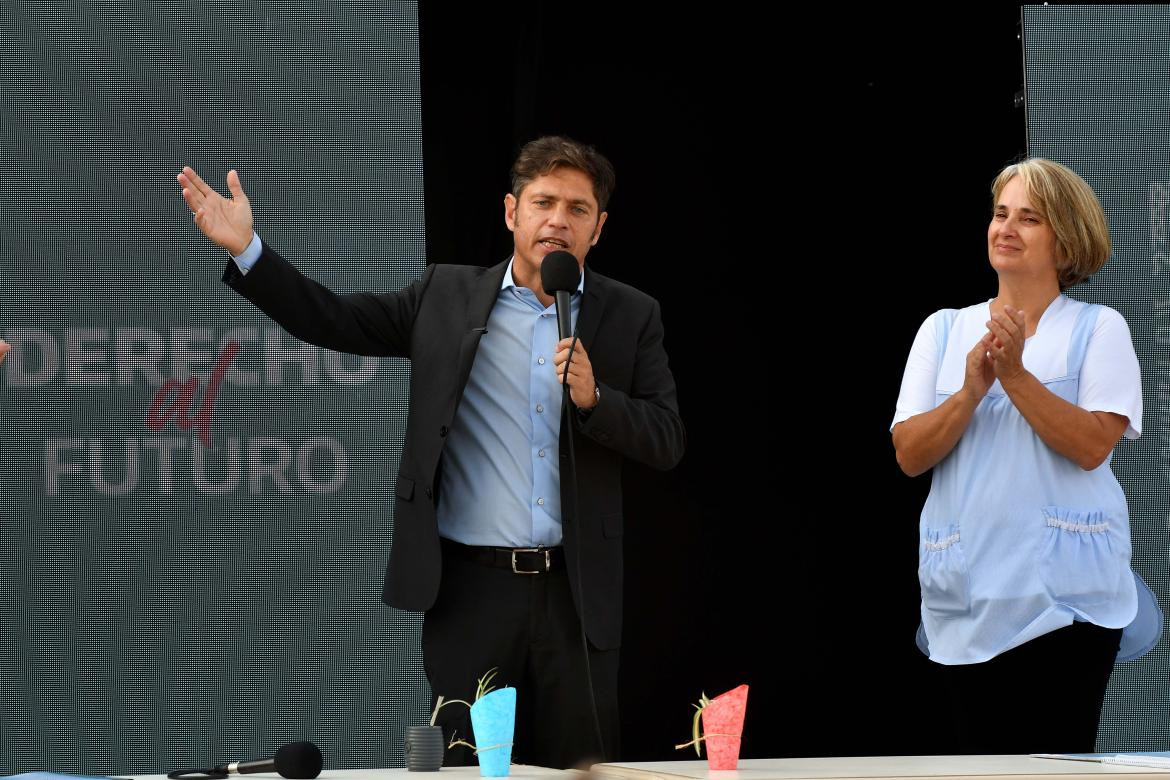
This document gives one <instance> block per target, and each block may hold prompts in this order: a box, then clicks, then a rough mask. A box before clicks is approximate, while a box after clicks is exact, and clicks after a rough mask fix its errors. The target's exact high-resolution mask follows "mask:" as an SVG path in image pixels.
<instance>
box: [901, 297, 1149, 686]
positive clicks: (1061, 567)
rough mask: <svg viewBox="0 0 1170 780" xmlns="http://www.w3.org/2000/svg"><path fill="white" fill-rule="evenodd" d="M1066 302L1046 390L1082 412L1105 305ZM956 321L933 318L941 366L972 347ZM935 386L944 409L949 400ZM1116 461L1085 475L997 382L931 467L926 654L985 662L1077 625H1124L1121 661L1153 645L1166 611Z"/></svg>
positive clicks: (924, 575) (943, 315)
mask: <svg viewBox="0 0 1170 780" xmlns="http://www.w3.org/2000/svg"><path fill="white" fill-rule="evenodd" d="M1063 303H1064V304H1065V305H1073V306H1076V307H1079V309H1080V311H1079V312H1077V313H1076V320H1075V325H1074V326H1073V328H1072V336H1071V338H1070V339H1069V343H1068V357H1067V366H1068V373H1067V375H1066V376H1062V377H1056V378H1052V379H1049V380H1046V381H1044V384H1045V387H1047V388H1048V389H1049V390H1051V391H1052V392H1053V393H1055V394H1056V395H1058V396H1060V397H1061V398H1063V399H1065V400H1066V401H1069V402H1070V403H1073V404H1075V403H1076V402H1077V398H1078V387H1079V378H1080V373H1081V367H1082V364H1083V363H1084V359H1085V350H1086V347H1087V345H1088V342H1089V338H1090V336H1091V335H1092V333H1093V327H1094V324H1095V323H1096V320H1097V317H1098V314H1099V313H1100V311H1101V307H1100V306H1095V305H1091V304H1083V303H1079V302H1076V301H1068V300H1067V299H1065V300H1064V301H1063ZM956 314H957V311H956V310H954V309H949V310H943V311H940V312H938V313H937V314H936V315H935V343H936V344H938V345H940V346H939V349H938V364H939V367H940V368H941V366H942V363H943V358H944V356H945V354H946V352H947V350H948V349H962V350H963V354H964V355H965V354H966V352H967V351H968V350H969V349H970V345H967V346H966V347H963V346H962V345H960V344H948V340H949V338H950V335H951V334H950V330H951V325H952V323H953V322H954V319H955V315H956ZM941 375H942V372H941V370H940V371H939V372H938V374H937V376H941ZM938 385H939V387H941V385H942V383H941V382H939V383H938ZM939 387H936V400H935V403H936V406H937V405H938V404H941V403H942V402H943V401H945V400H946V399H947V397H948V396H949V392H944V391H942V390H940V389H939ZM1110 460H1112V454H1110V456H1109V458H1107V459H1106V461H1105V463H1103V464H1102V465H1101V466H1099V467H1098V468H1096V469H1094V470H1092V471H1085V470H1083V469H1081V468H1080V467H1079V466H1078V465H1076V464H1075V463H1073V462H1072V461H1070V460H1069V459H1068V458H1066V457H1064V456H1062V455H1059V454H1058V453H1056V452H1055V451H1054V450H1052V449H1050V448H1049V447H1048V446H1047V445H1046V444H1045V443H1044V442H1043V441H1041V439H1040V437H1039V436H1037V435H1036V434H1035V432H1034V431H1033V430H1032V428H1031V426H1030V425H1029V424H1028V423H1027V421H1026V420H1025V419H1024V418H1023V416H1022V415H1021V414H1020V413H1019V412H1018V411H1017V410H1016V408H1015V406H1014V405H1013V404H1012V402H1011V399H1010V398H1008V396H1007V395H1006V394H1005V393H1004V392H1003V390H1002V389H1001V388H1000V385H999V384H998V383H996V384H995V386H994V387H993V388H992V390H991V391H989V392H988V394H987V396H986V397H984V398H983V400H982V401H981V402H980V404H979V406H978V407H977V409H976V412H975V415H974V417H973V418H972V420H971V423H970V425H969V426H968V428H967V430H966V431H965V432H964V433H963V436H962V438H961V439H960V440H959V443H958V445H957V446H956V447H955V449H954V450H952V451H951V453H950V454H949V455H947V457H946V458H944V459H943V460H942V461H940V462H939V463H938V464H937V465H936V466H935V467H934V474H933V480H932V482H931V487H930V495H929V497H928V498H927V500H926V505H925V506H924V507H923V510H922V516H921V522H920V532H921V539H920V547H919V568H918V577H919V582H920V584H921V587H922V625H921V627H920V629H919V633H918V643H919V647H920V648H921V649H922V650H923V652H925V653H926V654H927V655H929V656H930V658H931V659H932V660H934V661H937V662H939V663H942V664H970V663H979V662H982V661H986V660H988V659H990V658H993V657H995V656H997V655H999V654H1000V653H1002V652H1004V651H1006V650H1009V649H1011V648H1013V647H1016V646H1018V645H1021V644H1023V643H1024V642H1027V641H1028V640H1030V639H1034V638H1036V637H1038V636H1041V635H1043V634H1046V633H1048V632H1050V631H1055V630H1057V629H1059V628H1063V627H1065V626H1068V625H1070V624H1071V623H1072V622H1073V621H1074V620H1082V621H1088V622H1090V623H1095V624H1097V625H1099V626H1104V627H1106V628H1124V629H1125V631H1124V633H1123V638H1122V644H1121V652H1120V653H1119V654H1118V661H1127V660H1132V659H1134V658H1137V657H1139V656H1141V655H1143V654H1144V653H1146V652H1147V651H1149V650H1150V649H1151V648H1152V647H1153V646H1154V645H1155V644H1156V643H1157V641H1158V639H1159V638H1160V637H1161V633H1162V612H1161V610H1160V608H1159V607H1158V604H1157V600H1156V599H1155V598H1154V596H1153V594H1152V593H1151V592H1150V590H1149V588H1148V587H1147V586H1146V584H1145V583H1144V582H1143V581H1142V580H1141V578H1140V577H1139V576H1138V575H1137V574H1136V573H1134V572H1133V571H1132V570H1131V568H1130V553H1131V548H1130V533H1129V510H1128V507H1127V505H1126V501H1125V495H1124V494H1123V493H1122V491H1121V486H1120V485H1119V484H1118V482H1117V479H1116V477H1114V475H1113V471H1112V469H1110V467H1109V462H1110Z"/></svg>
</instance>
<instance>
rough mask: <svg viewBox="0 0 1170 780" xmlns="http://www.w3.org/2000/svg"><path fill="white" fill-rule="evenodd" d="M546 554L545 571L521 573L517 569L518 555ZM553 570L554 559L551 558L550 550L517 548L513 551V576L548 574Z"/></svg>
mask: <svg viewBox="0 0 1170 780" xmlns="http://www.w3.org/2000/svg"><path fill="white" fill-rule="evenodd" d="M529 552H534V553H544V571H543V572H541V571H520V570H519V569H517V568H516V553H529ZM551 569H552V558H550V557H549V554H548V550H547V549H546V548H544V547H516V548H514V549H513V550H512V573H513V574H547V573H548V572H549V571H550V570H551Z"/></svg>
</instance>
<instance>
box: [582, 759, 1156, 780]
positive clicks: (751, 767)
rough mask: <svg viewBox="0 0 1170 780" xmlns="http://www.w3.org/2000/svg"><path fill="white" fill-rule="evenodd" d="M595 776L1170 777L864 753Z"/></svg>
mask: <svg viewBox="0 0 1170 780" xmlns="http://www.w3.org/2000/svg"><path fill="white" fill-rule="evenodd" d="M592 773H593V774H594V775H595V776H597V777H606V778H622V780H679V779H680V778H687V779H689V780H855V779H862V780H865V779H868V778H880V780H921V779H922V778H934V777H938V778H947V780H988V778H1005V779H1006V778H1011V779H1012V780H1020V779H1021V778H1033V777H1035V778H1043V780H1060V778H1077V779H1078V780H1084V776H1085V775H1127V776H1128V778H1129V780H1137V778H1142V777H1148V778H1157V780H1166V778H1167V776H1168V775H1170V770H1168V769H1153V768H1148V767H1133V766H1112V765H1103V764H1098V763H1090V762H1085V761H1057V760H1053V759H1045V758H1030V757H1028V756H865V757H855V758H769V759H762V758H757V759H743V760H741V761H740V762H739V768H738V769H736V770H734V771H721V772H714V771H711V770H709V769H707V762H706V761H663V762H650V763H627V764H598V765H597V766H595V767H593V770H592Z"/></svg>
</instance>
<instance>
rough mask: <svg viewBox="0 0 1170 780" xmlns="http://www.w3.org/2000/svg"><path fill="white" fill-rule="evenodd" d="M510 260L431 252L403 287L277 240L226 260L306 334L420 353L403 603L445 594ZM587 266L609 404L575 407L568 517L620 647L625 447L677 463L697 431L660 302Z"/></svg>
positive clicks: (583, 318)
mask: <svg viewBox="0 0 1170 780" xmlns="http://www.w3.org/2000/svg"><path fill="white" fill-rule="evenodd" d="M506 268H507V263H506V262H504V263H501V264H499V265H497V266H494V267H492V268H480V267H476V266H454V265H431V266H429V267H428V268H427V270H426V272H425V273H424V274H423V277H422V278H421V279H419V280H418V281H416V282H414V283H413V284H411V285H410V286H408V287H406V288H405V289H403V290H400V291H398V292H394V293H385V294H370V293H358V294H353V295H335V294H334V293H332V292H330V291H329V290H327V289H326V288H324V287H322V286H321V285H319V284H317V283H316V282H314V281H312V280H310V279H308V278H306V277H305V276H303V275H302V274H301V273H300V272H299V271H297V270H296V269H295V268H293V267H292V266H291V265H290V264H289V263H288V262H287V261H285V260H284V259H283V258H281V257H280V256H279V255H278V254H276V252H274V251H273V250H272V249H271V248H269V247H268V246H267V245H265V247H264V251H263V254H262V255H261V257H260V259H259V260H258V261H257V262H256V264H255V265H254V266H253V267H252V269H251V270H250V271H249V272H248V273H247V275H242V274H240V272H239V269H238V268H237V267H236V265H235V263H234V262H232V261H230V260H229V261H228V266H227V270H226V272H225V273H224V282H225V283H227V284H228V285H230V286H231V287H232V288H233V289H235V290H236V291H237V292H239V293H240V294H241V295H243V296H244V297H245V298H247V299H248V300H250V301H252V302H253V303H255V304H256V305H257V306H258V307H259V308H260V309H261V310H263V311H264V312H265V313H266V314H268V315H269V316H270V317H271V318H272V319H273V320H275V321H276V322H277V323H278V324H279V325H281V326H282V327H283V328H284V329H285V330H287V331H288V332H289V333H290V334H291V335H292V336H294V337H296V338H298V339H301V340H302V341H306V342H309V343H311V344H316V345H318V346H321V347H325V348H327V349H332V350H335V351H338V352H349V353H354V354H359V355H395V356H402V357H409V358H410V359H411V370H410V381H411V394H410V416H409V421H408V427H407V432H406V442H405V445H404V447H403V451H402V461H401V465H400V467H399V473H398V482H397V487H396V489H395V494H396V499H397V500H396V504H395V514H394V537H393V543H392V545H391V552H390V562H389V564H388V566H387V568H386V582H385V590H384V593H383V599H384V600H385V601H386V602H387V603H389V604H391V605H393V606H395V607H398V608H400V609H407V610H426V609H428V608H430V606H431V605H432V604H434V602H435V598H436V596H437V594H438V590H439V578H440V575H441V570H442V560H441V556H440V551H439V534H438V527H437V524H436V520H435V507H436V504H437V501H438V498H439V496H438V486H439V469H440V467H441V461H442V454H443V445H444V443H445V441H446V436H447V431H448V428H449V426H450V425H451V421H452V420H453V419H454V417H455V409H456V406H457V405H458V404H459V400H460V398H461V397H462V395H463V388H464V386H465V385H466V384H467V378H468V376H469V375H470V373H471V365H472V362H473V360H474V358H475V352H476V349H477V347H478V344H479V339H480V337H481V336H482V333H483V328H484V327H485V326H486V325H487V321H488V315H489V313H490V312H491V309H492V306H493V305H494V304H495V301H496V298H497V296H498V295H499V291H500V283H501V281H502V280H503V276H504V272H505V270H506ZM585 273H586V276H585V299H584V300H583V301H582V304H581V309H580V313H579V314H578V333H579V334H580V339H581V343H582V344H583V345H584V347H585V349H586V350H587V352H588V353H589V359H590V362H591V363H592V364H593V372H594V376H595V377H596V379H597V383H598V386H599V387H600V389H601V403H600V404H598V405H597V406H596V407H595V408H594V409H593V411H592V413H591V414H590V415H588V417H587V419H582V418H581V417H580V416H579V415H578V414H577V413H576V412H575V411H571V410H563V414H562V418H561V436H560V457H561V518H562V522H563V530H564V545H565V554H566V557H567V561H568V571H569V577H570V582H571V584H572V590H573V596H574V599H575V601H576V605H577V608H578V609H579V610H583V612H584V620H585V630H586V633H587V635H588V636H589V638H590V640H591V641H592V642H593V644H594V645H595V646H597V647H599V648H601V649H610V648H615V647H618V646H619V645H620V643H621V626H622V522H623V521H622V491H621V466H622V459H623V458H627V457H628V458H632V459H633V460H636V461H640V462H642V463H645V464H648V465H650V466H652V467H656V468H660V469H668V468H671V467H673V466H674V465H675V464H676V463H677V462H678V461H679V459H680V458H681V457H682V454H683V449H684V445H685V434H684V431H683V425H682V421H681V420H680V419H679V416H678V404H677V401H676V398H675V386H674V378H673V376H671V373H670V369H669V367H668V366H667V360H666V352H665V350H664V349H663V346H662V321H661V318H660V315H659V308H658V303H657V301H655V300H654V299H653V298H651V297H649V296H648V295H645V294H644V293H641V292H639V291H637V290H635V289H634V288H632V287H629V286H628V285H624V284H622V283H620V282H616V281H614V280H612V279H608V278H606V277H604V276H602V275H601V274H596V273H592V272H591V271H590V270H589V269H588V268H587V269H586V272H585ZM568 425H573V426H574V432H575V440H576V449H577V474H578V480H579V482H578V484H579V496H578V498H577V503H576V504H575V503H574V496H573V494H572V480H571V479H569V478H568V477H569V474H568V472H569V461H568V436H567V434H566V426H568ZM574 526H577V527H574ZM578 534H579V536H578ZM578 557H579V558H580V564H581V573H580V578H578V576H577V560H578ZM582 593H583V594H584V599H582Z"/></svg>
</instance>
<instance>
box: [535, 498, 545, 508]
mask: <svg viewBox="0 0 1170 780" xmlns="http://www.w3.org/2000/svg"><path fill="white" fill-rule="evenodd" d="M536 503H537V504H538V505H540V506H544V499H543V498H538V499H536Z"/></svg>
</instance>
